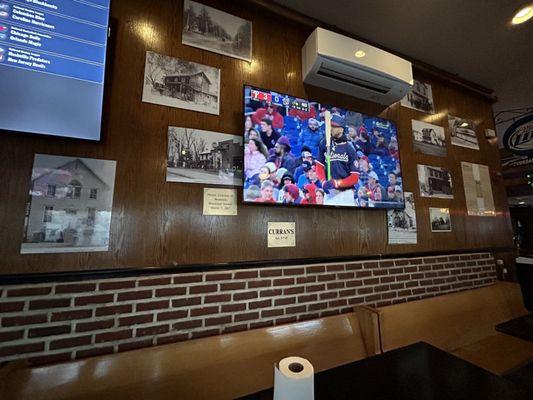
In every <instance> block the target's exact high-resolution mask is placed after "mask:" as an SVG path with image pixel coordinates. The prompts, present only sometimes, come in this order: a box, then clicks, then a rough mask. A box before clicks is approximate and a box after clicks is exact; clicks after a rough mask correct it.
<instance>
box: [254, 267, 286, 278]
mask: <svg viewBox="0 0 533 400" xmlns="http://www.w3.org/2000/svg"><path fill="white" fill-rule="evenodd" d="M282 274H283V271H282V270H281V269H265V270H261V271H259V276H260V277H261V278H269V277H272V276H281V275H282Z"/></svg>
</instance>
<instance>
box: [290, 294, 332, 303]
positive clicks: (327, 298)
mask: <svg viewBox="0 0 533 400" xmlns="http://www.w3.org/2000/svg"><path fill="white" fill-rule="evenodd" d="M337 297H339V293H337V292H327V293H320V296H319V298H320V300H331V299H336V298H337ZM298 302H299V303H301V301H300V299H299V298H298Z"/></svg>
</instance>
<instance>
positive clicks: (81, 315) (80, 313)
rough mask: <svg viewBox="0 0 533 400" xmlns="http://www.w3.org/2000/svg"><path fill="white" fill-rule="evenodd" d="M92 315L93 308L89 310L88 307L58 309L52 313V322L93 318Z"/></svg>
mask: <svg viewBox="0 0 533 400" xmlns="http://www.w3.org/2000/svg"><path fill="white" fill-rule="evenodd" d="M92 315H93V312H92V310H88V309H84V310H70V311H56V312H53V313H52V322H56V321H70V320H75V319H85V318H91V317H92Z"/></svg>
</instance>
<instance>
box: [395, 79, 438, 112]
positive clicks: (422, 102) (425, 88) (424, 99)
mask: <svg viewBox="0 0 533 400" xmlns="http://www.w3.org/2000/svg"><path fill="white" fill-rule="evenodd" d="M400 104H401V105H402V106H404V107H408V108H412V109H414V110H418V111H422V112H425V113H428V114H435V103H434V102H433V91H432V89H431V85H430V84H429V83H424V82H420V81H417V80H416V79H415V81H414V84H413V88H412V89H411V91H410V92H409V93H407V94H406V95H405V97H404V98H403V99H402V100H401V101H400Z"/></svg>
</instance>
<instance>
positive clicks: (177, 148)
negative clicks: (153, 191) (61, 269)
mask: <svg viewBox="0 0 533 400" xmlns="http://www.w3.org/2000/svg"><path fill="white" fill-rule="evenodd" d="M243 154H244V150H243V142H242V136H235V135H228V134H225V133H219V132H210V131H202V130H199V129H190V128H179V127H175V126H170V127H169V128H168V152H167V182H182V183H204V184H209V185H231V186H242V177H243V175H242V174H243V172H242V168H243V164H244V160H243Z"/></svg>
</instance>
